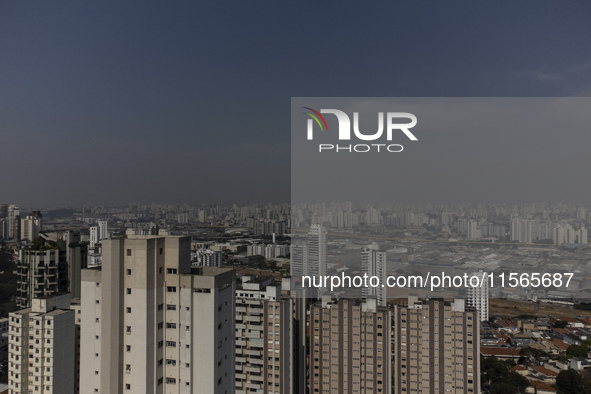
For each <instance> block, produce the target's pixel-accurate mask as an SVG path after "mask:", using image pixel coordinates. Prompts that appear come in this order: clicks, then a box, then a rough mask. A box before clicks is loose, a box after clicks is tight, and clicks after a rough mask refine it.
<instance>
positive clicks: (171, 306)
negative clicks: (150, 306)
mask: <svg viewBox="0 0 591 394" xmlns="http://www.w3.org/2000/svg"><path fill="white" fill-rule="evenodd" d="M166 310H167V311H176V305H166Z"/></svg>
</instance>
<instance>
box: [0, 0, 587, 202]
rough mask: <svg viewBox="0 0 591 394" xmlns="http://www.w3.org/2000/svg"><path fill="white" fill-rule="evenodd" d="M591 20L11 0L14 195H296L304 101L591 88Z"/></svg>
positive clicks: (262, 198)
mask: <svg viewBox="0 0 591 394" xmlns="http://www.w3.org/2000/svg"><path fill="white" fill-rule="evenodd" d="M528 6H529V7H528ZM590 16H591V4H589V3H587V2H579V3H574V2H572V3H568V6H567V5H565V4H564V3H560V2H544V1H538V2H527V3H526V2H521V3H520V4H518V5H516V4H510V3H509V2H507V3H504V4H499V3H498V2H487V3H478V4H476V3H473V2H467V1H462V2H435V1H434V2H402V1H400V2H396V1H392V2H387V5H386V4H384V3H381V2H380V3H377V2H376V3H373V4H368V3H366V2H359V1H355V2H353V1H350V2H343V1H330V2H329V1H320V2H289V3H288V2H277V1H243V0H240V1H215V2H213V1H212V2H197V1H173V2H164V1H160V2H152V1H145V0H143V1H135V2H132V1H129V2H119V1H118V2H115V1H93V2H90V1H77V2H72V1H27V2H23V1H3V2H0V203H15V204H20V205H25V206H29V207H32V206H40V207H43V206H47V205H71V204H73V205H81V204H119V203H127V202H130V201H138V200H139V201H144V202H152V201H157V202H187V203H202V202H219V203H228V202H240V203H247V202H266V201H277V202H283V201H288V200H289V196H290V191H289V186H290V167H289V165H290V150H289V142H290V98H291V97H307V96H323V97H330V96H347V97H355V96H370V97H376V96H386V97H390V96H391V97H405V96H573V95H574V96H589V94H590V93H591V50H590V49H591V48H590V38H591V24H589V17H590ZM584 164H585V163H584ZM499 197H501V196H499Z"/></svg>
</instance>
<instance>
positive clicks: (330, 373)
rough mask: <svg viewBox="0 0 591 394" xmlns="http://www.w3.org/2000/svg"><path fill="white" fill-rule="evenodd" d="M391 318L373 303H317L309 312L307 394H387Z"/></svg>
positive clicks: (388, 386)
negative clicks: (309, 391) (308, 378)
mask: <svg viewBox="0 0 591 394" xmlns="http://www.w3.org/2000/svg"><path fill="white" fill-rule="evenodd" d="M390 332H391V312H390V310H388V309H387V308H381V307H378V306H377V301H376V299H375V298H373V299H368V300H366V301H365V302H360V301H358V300H353V299H341V300H338V301H332V300H327V299H326V297H323V301H322V302H321V303H317V304H314V305H312V306H311V308H310V353H309V354H310V359H309V366H310V390H311V392H312V393H335V394H336V393H367V394H369V393H390V392H391V384H392V382H391V370H390V368H391V358H392V350H391V349H392V347H391V343H390Z"/></svg>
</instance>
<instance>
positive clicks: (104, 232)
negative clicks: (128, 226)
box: [97, 220, 109, 240]
mask: <svg viewBox="0 0 591 394" xmlns="http://www.w3.org/2000/svg"><path fill="white" fill-rule="evenodd" d="M107 223H108V222H107V221H106V220H99V221H98V223H97V224H98V228H99V235H98V237H99V240H101V239H107V238H109V228H108V225H107Z"/></svg>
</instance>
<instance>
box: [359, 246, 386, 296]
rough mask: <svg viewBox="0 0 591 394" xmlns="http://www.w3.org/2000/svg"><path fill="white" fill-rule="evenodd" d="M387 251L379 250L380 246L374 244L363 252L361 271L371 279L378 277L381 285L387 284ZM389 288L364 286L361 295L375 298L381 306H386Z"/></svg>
mask: <svg viewBox="0 0 591 394" xmlns="http://www.w3.org/2000/svg"><path fill="white" fill-rule="evenodd" d="M386 268H387V267H386V251H384V250H379V245H378V244H377V243H373V244H371V245H369V246H368V247H366V248H363V249H362V250H361V270H362V271H363V272H365V273H367V275H368V276H369V277H371V276H377V277H378V278H380V283H386V277H387V269H386ZM386 291H387V288H386V287H385V286H384V287H371V286H364V287H362V288H361V294H362V295H363V296H364V297H367V296H374V297H376V298H377V300H378V305H379V306H386V301H387V300H386V297H387V293H386Z"/></svg>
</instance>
